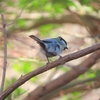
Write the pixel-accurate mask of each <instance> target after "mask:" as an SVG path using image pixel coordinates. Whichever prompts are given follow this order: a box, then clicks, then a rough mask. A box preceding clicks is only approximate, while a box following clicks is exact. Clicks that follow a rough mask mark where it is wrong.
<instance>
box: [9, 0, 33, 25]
mask: <svg viewBox="0 0 100 100" xmlns="http://www.w3.org/2000/svg"><path fill="white" fill-rule="evenodd" d="M31 2H32V1H29V2H28V3H27V4H26V5H25V6H24V7H23V8H22V10H21V11H20V12H19V14H17V16H16V18H15V19H14V20H13V22H11V23H8V24H7V26H10V25H13V24H15V23H16V22H17V20H18V19H19V17H20V16H21V14H22V12H23V10H24V9H25V7H26V6H27V5H28V4H29V3H31Z"/></svg>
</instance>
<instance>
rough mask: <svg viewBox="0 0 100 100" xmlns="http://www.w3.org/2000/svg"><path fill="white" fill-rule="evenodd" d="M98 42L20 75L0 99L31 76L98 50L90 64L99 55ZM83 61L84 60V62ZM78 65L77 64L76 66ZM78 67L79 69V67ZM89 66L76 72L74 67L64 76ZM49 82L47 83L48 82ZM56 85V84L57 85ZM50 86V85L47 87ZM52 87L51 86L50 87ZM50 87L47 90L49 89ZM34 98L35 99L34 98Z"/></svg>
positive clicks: (72, 74)
mask: <svg viewBox="0 0 100 100" xmlns="http://www.w3.org/2000/svg"><path fill="white" fill-rule="evenodd" d="M99 49H100V43H99V44H96V45H93V46H91V47H88V48H86V49H83V50H80V51H77V52H75V53H72V54H69V55H66V56H64V57H62V58H61V59H58V60H56V61H53V62H51V63H49V64H47V65H45V66H42V67H40V68H38V69H36V70H33V71H31V72H30V73H28V74H26V75H24V76H21V77H20V78H19V79H18V80H17V81H16V82H15V83H13V84H12V85H10V86H9V87H8V88H7V89H6V90H5V91H4V92H3V93H2V94H1V95H0V100H4V99H5V98H6V97H7V96H8V95H9V94H10V93H12V92H13V91H14V90H15V89H16V88H18V87H19V86H21V85H22V84H24V83H25V82H26V81H28V80H29V79H31V78H32V77H35V76H36V75H39V74H41V73H43V72H45V71H48V70H50V69H52V68H54V67H57V66H59V65H62V64H64V63H66V62H68V61H71V60H74V59H77V58H80V57H82V56H85V55H87V54H90V53H92V52H94V51H96V50H98V51H97V52H96V55H93V57H94V58H93V59H91V60H90V62H91V64H93V63H94V60H96V59H97V58H98V57H99V56H100V50H99ZM84 63H85V62H84ZM78 67H79V66H78ZM81 68H83V66H81ZM81 68H80V69H81ZM77 69H79V68H77ZM88 69H89V68H85V69H84V70H78V72H76V70H75V69H73V70H71V71H69V72H68V73H67V75H66V77H69V76H70V77H73V79H75V78H77V77H78V76H79V75H80V74H82V73H84V72H85V71H87V70H88ZM71 79H72V78H70V79H69V78H68V80H67V81H66V82H70V81H71ZM48 84H49V83H48ZM59 85H61V83H60V82H59ZM59 85H58V86H59ZM58 86H56V87H55V88H57V87H58ZM49 88H51V87H49ZM51 89H52V88H51ZM51 89H50V90H49V91H51ZM35 100H36V99H35Z"/></svg>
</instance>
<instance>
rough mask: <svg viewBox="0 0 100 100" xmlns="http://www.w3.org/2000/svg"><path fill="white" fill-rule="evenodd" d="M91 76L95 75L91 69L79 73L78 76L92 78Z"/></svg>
mask: <svg viewBox="0 0 100 100" xmlns="http://www.w3.org/2000/svg"><path fill="white" fill-rule="evenodd" d="M93 77H96V73H95V72H94V71H93V70H92V69H90V70H89V71H87V72H86V73H85V74H82V75H80V76H79V77H78V78H79V79H84V78H93Z"/></svg>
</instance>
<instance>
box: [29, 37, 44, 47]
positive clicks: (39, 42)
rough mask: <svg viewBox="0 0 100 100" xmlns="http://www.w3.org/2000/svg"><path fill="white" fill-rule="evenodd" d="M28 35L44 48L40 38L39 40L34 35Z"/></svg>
mask: <svg viewBox="0 0 100 100" xmlns="http://www.w3.org/2000/svg"><path fill="white" fill-rule="evenodd" d="M29 37H31V38H32V39H33V40H35V41H36V42H37V43H38V44H39V45H40V46H41V47H42V48H43V49H45V44H44V43H43V42H42V40H40V39H39V38H37V37H36V36H34V35H30V36H29Z"/></svg>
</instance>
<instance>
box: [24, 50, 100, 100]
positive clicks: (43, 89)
mask: <svg viewBox="0 0 100 100" xmlns="http://www.w3.org/2000/svg"><path fill="white" fill-rule="evenodd" d="M99 58H100V50H98V51H96V52H95V53H93V54H92V55H90V56H89V57H88V58H87V59H85V60H84V61H83V62H82V63H81V64H79V65H78V66H76V67H75V69H72V70H71V71H69V72H66V73H64V74H63V75H62V76H60V77H58V78H57V79H55V80H53V81H51V82H49V83H47V84H46V85H42V86H39V87H37V88H36V89H35V90H33V91H32V92H31V93H30V94H29V95H28V96H27V97H26V98H25V99H24V100H41V99H42V97H43V96H44V97H45V96H46V95H47V94H48V95H49V93H52V92H53V91H55V90H57V89H58V88H59V87H62V86H64V85H65V84H68V83H69V82H71V81H73V80H74V79H76V78H77V77H78V76H79V75H81V74H83V73H84V72H86V71H87V70H88V69H90V68H91V67H92V66H93V65H94V64H95V63H96V61H97V60H98V59H99ZM97 79H100V77H99V78H97ZM47 98H48V97H47ZM46 100H47V99H46Z"/></svg>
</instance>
